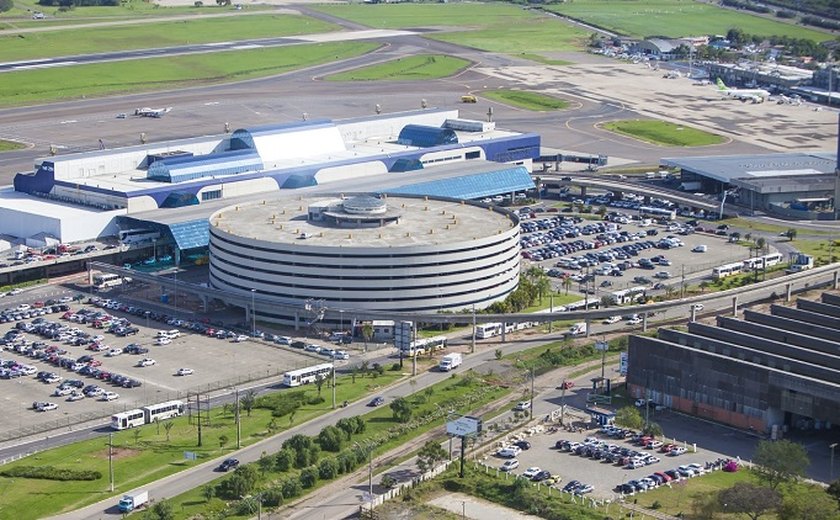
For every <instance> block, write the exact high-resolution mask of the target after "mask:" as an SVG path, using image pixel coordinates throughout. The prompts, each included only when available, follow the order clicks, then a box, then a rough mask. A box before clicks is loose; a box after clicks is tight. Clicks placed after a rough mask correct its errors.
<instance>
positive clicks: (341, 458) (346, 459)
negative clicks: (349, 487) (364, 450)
mask: <svg viewBox="0 0 840 520" xmlns="http://www.w3.org/2000/svg"><path fill="white" fill-rule="evenodd" d="M335 461H336V462H337V463H338V472H339V473H349V472H351V471H353V468H355V467H356V455H354V454H353V452H352V451H351V450H344V451H342V452H341V453H339V454H338V457H336V459H335Z"/></svg>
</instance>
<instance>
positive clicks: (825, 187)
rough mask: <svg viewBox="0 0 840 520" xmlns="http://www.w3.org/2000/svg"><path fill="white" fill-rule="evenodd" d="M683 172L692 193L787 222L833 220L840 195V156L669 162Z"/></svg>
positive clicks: (790, 155) (682, 180)
mask: <svg viewBox="0 0 840 520" xmlns="http://www.w3.org/2000/svg"><path fill="white" fill-rule="evenodd" d="M660 163H661V164H662V166H663V167H666V168H677V169H679V170H680V177H679V182H680V185H681V186H682V187H683V188H684V189H686V191H691V192H702V193H707V194H717V195H720V194H722V193H724V192H725V191H729V192H730V196H729V197H728V198H727V201H728V202H734V203H737V204H739V205H740V206H741V207H743V208H744V209H745V210H748V211H751V212H754V211H762V212H768V213H772V214H774V215H778V216H781V217H786V218H794V219H806V220H830V219H833V218H834V201H835V200H836V194H837V191H838V177H837V175H836V174H835V168H836V164H837V154H835V153H830V152H797V153H778V154H762V155H729V156H704V157H678V158H663V159H662V160H661V161H660Z"/></svg>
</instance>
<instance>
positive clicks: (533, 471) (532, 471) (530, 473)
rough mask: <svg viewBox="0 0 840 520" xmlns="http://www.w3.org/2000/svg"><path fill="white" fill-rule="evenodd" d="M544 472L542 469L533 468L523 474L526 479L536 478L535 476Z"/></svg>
mask: <svg viewBox="0 0 840 520" xmlns="http://www.w3.org/2000/svg"><path fill="white" fill-rule="evenodd" d="M540 471H542V469H541V468H539V467H537V466H531V467H530V468H528V469H526V470H525V471H523V472H522V476H523V477H525V478H534V475H536V474H537V473H539V472H540Z"/></svg>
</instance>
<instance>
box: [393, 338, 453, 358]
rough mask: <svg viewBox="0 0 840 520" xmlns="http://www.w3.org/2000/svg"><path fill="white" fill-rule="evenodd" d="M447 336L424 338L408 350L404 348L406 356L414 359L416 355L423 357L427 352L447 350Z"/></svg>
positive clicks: (412, 343)
mask: <svg viewBox="0 0 840 520" xmlns="http://www.w3.org/2000/svg"><path fill="white" fill-rule="evenodd" d="M446 341H447V338H446V336H433V337H431V338H422V339H418V340H417V341H412V342H411V344H410V345H409V346H408V347H407V348H405V347H404V348H402V349H401V350H402V354H403V355H404V356H408V357H412V356H414V355H418V356H419V355H421V354H425V353H427V352H434V351H435V350H442V349H445V348H446Z"/></svg>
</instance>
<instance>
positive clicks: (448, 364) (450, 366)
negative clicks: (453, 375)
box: [438, 352, 464, 372]
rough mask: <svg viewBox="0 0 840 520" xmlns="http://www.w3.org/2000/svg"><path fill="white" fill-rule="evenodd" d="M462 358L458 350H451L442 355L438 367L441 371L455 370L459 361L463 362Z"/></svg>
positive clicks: (459, 364) (459, 363)
mask: <svg viewBox="0 0 840 520" xmlns="http://www.w3.org/2000/svg"><path fill="white" fill-rule="evenodd" d="M463 361H464V358H463V356H461V354H460V353H458V352H452V353H450V354H447V355H445V356H443V357H442V358H441V360H440V363H439V364H438V368H439V369H440V370H442V371H443V372H449V371H450V370H455V369H456V368H458V367H459V366H461V363H463Z"/></svg>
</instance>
